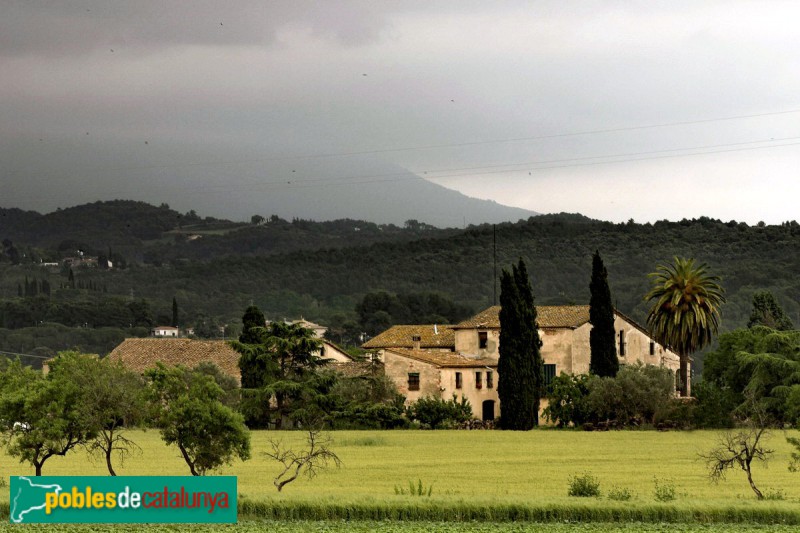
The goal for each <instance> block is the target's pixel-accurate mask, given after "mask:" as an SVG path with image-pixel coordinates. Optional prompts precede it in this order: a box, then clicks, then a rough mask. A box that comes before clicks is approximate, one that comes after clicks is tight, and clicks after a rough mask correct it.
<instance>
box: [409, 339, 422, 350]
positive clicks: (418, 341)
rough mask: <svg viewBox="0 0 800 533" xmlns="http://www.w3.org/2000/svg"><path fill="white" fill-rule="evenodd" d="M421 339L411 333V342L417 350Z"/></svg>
mask: <svg viewBox="0 0 800 533" xmlns="http://www.w3.org/2000/svg"><path fill="white" fill-rule="evenodd" d="M421 341H422V337H420V336H419V335H412V336H411V342H413V343H414V349H415V350H419V349H420V343H421Z"/></svg>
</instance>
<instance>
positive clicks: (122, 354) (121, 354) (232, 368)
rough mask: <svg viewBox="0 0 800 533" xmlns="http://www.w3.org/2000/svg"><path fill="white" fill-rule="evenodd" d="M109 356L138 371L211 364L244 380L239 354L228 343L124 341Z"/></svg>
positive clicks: (167, 340)
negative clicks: (158, 365) (159, 364)
mask: <svg viewBox="0 0 800 533" xmlns="http://www.w3.org/2000/svg"><path fill="white" fill-rule="evenodd" d="M108 357H109V358H110V359H111V360H119V361H122V364H124V365H125V366H126V367H128V368H130V369H131V370H135V371H137V372H144V371H145V370H148V369H150V368H154V367H155V366H156V363H157V362H161V363H164V364H165V365H168V366H172V365H183V366H186V367H189V368H193V367H195V366H197V365H199V364H200V363H205V362H211V363H214V364H215V365H217V366H218V367H219V368H220V370H222V372H224V373H225V374H227V375H229V376H231V377H234V378H236V380H237V381H241V372H240V371H239V352H237V351H236V350H234V349H233V348H231V347H230V345H229V344H228V343H227V342H225V341H199V340H192V339H175V338H167V339H159V338H155V339H154V338H147V339H125V340H124V341H122V343H121V344H120V345H119V346H117V347H116V348H114V350H113V351H112V352H111V353H110V354H109V355H108Z"/></svg>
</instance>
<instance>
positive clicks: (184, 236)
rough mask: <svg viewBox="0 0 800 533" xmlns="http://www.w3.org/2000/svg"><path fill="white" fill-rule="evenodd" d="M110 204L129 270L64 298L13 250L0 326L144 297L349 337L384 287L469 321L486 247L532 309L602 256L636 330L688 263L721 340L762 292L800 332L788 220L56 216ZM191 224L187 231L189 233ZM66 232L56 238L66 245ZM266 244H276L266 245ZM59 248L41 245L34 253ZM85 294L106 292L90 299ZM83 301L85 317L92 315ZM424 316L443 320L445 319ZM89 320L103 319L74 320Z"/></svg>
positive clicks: (486, 281) (94, 278) (200, 317)
mask: <svg viewBox="0 0 800 533" xmlns="http://www.w3.org/2000/svg"><path fill="white" fill-rule="evenodd" d="M131 204H132V205H131ZM117 208H119V209H121V211H120V212H121V213H123V215H126V216H130V217H131V218H128V219H127V222H126V224H129V225H130V226H132V228H131V229H130V230H129V231H130V232H132V233H135V234H136V236H133V237H132V238H133V239H139V241H137V242H140V243H144V245H143V247H140V248H139V249H138V250H139V251H136V252H135V253H133V254H132V255H131V256H128V257H126V258H125V259H126V260H127V268H125V269H117V268H111V269H107V270H104V269H101V268H86V267H81V268H77V269H75V270H74V278H75V286H76V289H72V288H71V285H70V286H69V288H62V287H64V283H65V282H66V281H68V280H67V279H66V275H65V273H64V270H63V269H57V268H56V269H54V270H53V271H52V272H50V271H48V269H46V268H42V267H40V266H36V265H35V264H33V263H30V262H28V263H26V262H25V261H24V260H20V261H17V264H14V263H13V262H12V261H11V258H10V257H8V253H6V254H5V255H3V258H2V259H0V298H2V300H0V302H1V303H0V308H2V309H5V311H3V313H4V315H3V316H4V317H10V318H3V320H4V321H5V322H3V323H5V324H8V325H7V326H6V327H22V326H30V325H33V323H32V322H31V321H36V320H45V321H47V320H51V319H55V320H54V321H58V322H60V321H62V320H63V321H64V323H66V324H69V325H83V324H87V323H88V324H90V325H91V326H92V327H100V326H101V325H111V324H109V322H110V321H115V322H114V325H119V324H124V326H119V327H128V324H134V325H135V324H136V323H144V322H142V321H140V320H139V318H135V317H141V313H140V314H139V315H136V311H135V309H134V310H132V309H131V305H132V304H133V305H134V307H136V304H135V303H134V302H136V301H145V302H146V304H147V305H148V306H149V308H150V309H151V310H152V312H151V314H150V317H151V319H152V320H154V321H158V318H159V316H161V317H168V316H170V309H171V304H172V298H173V297H175V298H176V300H177V302H178V304H179V306H180V310H181V312H180V322H181V325H182V326H185V325H190V326H191V325H195V324H197V323H198V321H203V323H206V324H213V328H211V327H209V329H210V331H212V332H213V331H214V330H215V328H217V327H218V326H223V325H231V324H236V323H237V322H238V320H239V316H240V314H241V309H243V308H246V307H247V306H248V305H250V303H254V304H256V305H258V306H259V307H260V308H261V309H262V310H263V311H264V312H265V314H266V315H267V316H268V317H269V318H272V319H281V318H297V317H300V316H304V317H305V318H307V319H310V320H314V321H317V322H320V323H323V324H331V325H334V323H335V324H336V325H338V326H339V327H340V328H342V327H343V326H344V325H345V323H348V324H349V325H348V328H346V329H348V330H349V331H351V332H352V331H354V329H361V328H363V324H364V320H363V317H360V316H359V314H358V312H357V310H356V306H357V305H359V304H361V303H362V300H363V298H364V297H365V295H367V294H369V293H378V292H380V291H385V292H386V293H387V294H389V295H394V296H395V297H398V298H399V297H400V296H401V295H413V294H436V295H439V296H440V297H441V298H442V300H443V301H447V302H450V303H451V304H452V305H454V306H460V307H461V308H464V309H469V310H475V311H478V310H481V309H482V308H484V307H486V306H489V305H492V303H493V302H494V294H495V287H494V285H495V268H494V264H495V261H494V258H495V253H494V249H495V242H496V262H497V265H498V269H499V268H503V267H507V266H508V265H510V264H511V263H512V262H516V261H517V260H518V259H519V258H522V259H523V260H524V261H525V263H526V264H527V265H528V270H529V272H530V274H531V277H532V283H533V292H534V296H535V298H536V302H537V303H538V304H540V305H547V304H570V303H587V302H588V299H589V278H590V274H591V256H592V253H593V252H594V251H595V250H599V251H600V253H601V255H602V257H603V260H604V262H605V265H606V267H607V269H608V276H609V284H610V287H611V292H612V298H613V299H614V302H615V304H616V306H617V307H618V308H619V309H620V310H622V311H623V312H625V313H626V314H629V315H631V316H632V317H634V318H635V319H637V320H639V321H642V322H643V321H644V318H645V316H646V313H647V303H646V302H644V301H643V296H644V294H645V293H646V292H647V290H648V287H649V280H648V277H647V275H648V274H649V273H650V272H653V271H654V270H655V268H656V266H657V265H658V264H659V263H664V262H668V261H671V260H672V258H673V257H674V256H683V257H694V258H696V259H697V260H698V261H699V262H706V263H708V264H709V265H710V268H711V270H712V271H713V272H714V273H716V274H719V275H720V276H722V285H723V286H724V288H725V290H726V296H727V298H728V303H727V304H726V305H725V306H724V307H723V309H722V315H723V322H722V327H723V329H724V330H732V329H735V328H738V327H743V326H744V325H745V324H746V323H747V320H748V316H749V313H750V307H751V300H752V295H753V293H754V292H756V291H759V290H769V291H771V292H772V293H773V294H774V295H775V297H776V298H777V300H778V302H779V303H780V304H781V305H782V306H783V308H784V309H785V310H786V312H787V313H788V315H789V316H790V317H791V318H792V319H793V320H794V321H795V323H800V278H798V276H797V272H798V271H800V225H798V224H797V222H794V221H792V222H786V223H784V224H780V225H771V226H770V225H764V224H759V225H757V226H749V225H747V224H745V223H739V222H735V221H730V222H723V221H720V220H714V219H710V218H706V217H702V218H699V219H695V220H682V221H680V222H667V221H660V222H656V223H652V224H650V223H648V224H637V223H635V222H633V221H629V222H627V223H621V224H614V223H610V222H600V221H594V220H591V219H588V218H586V217H583V216H581V215H568V214H560V215H544V216H538V217H532V218H530V219H528V220H525V221H519V222H517V223H506V224H500V225H497V227H496V232H495V231H493V227H492V226H491V225H483V226H474V227H470V228H467V229H466V230H437V229H435V228H431V227H429V226H425V225H421V224H419V223H414V221H409V223H408V224H406V227H404V228H398V227H396V226H393V227H390V226H377V225H375V224H370V223H366V222H359V221H336V222H329V223H316V222H307V221H293V222H288V221H284V220H281V219H278V218H277V217H274V218H265V219H263V220H261V219H259V218H255V219H254V220H253V221H251V223H249V224H248V223H239V224H238V226H236V228H238V229H236V228H234V227H233V226H235V225H234V224H233V223H230V222H227V221H218V220H214V219H201V218H200V217H198V216H197V215H195V214H193V213H191V212H190V213H189V214H187V215H185V216H184V215H182V216H181V217H180V225H181V226H180V228H178V226H177V220H178V217H177V214H176V212H174V211H172V210H170V209H169V208H168V207H167V206H161V207H153V206H148V205H147V204H140V203H136V202H121V203H120V204H119V205H117V204H115V203H103V204H91V206H88V207H87V206H83V207H82V208H74V209H75V210H77V211H74V210H63V211H62V212H61V213H64V212H67V211H70V214H71V216H70V217H64V215H59V216H61V217H63V218H62V219H59V220H61V221H62V222H63V224H64V228H69V227H70V226H69V224H70V220H72V219H73V218H75V217H77V218H79V219H80V218H81V217H80V216H79V215H80V213H81V212H83V211H81V209H83V210H85V211H87V212H92V213H94V212H96V211H98V210H99V211H101V212H102V213H103V216H100V217H98V224H97V226H98V227H99V226H101V225H103V224H105V225H106V229H108V228H118V223H119V219H120V218H124V217H123V215H115V213H116V210H117ZM131 210H133V212H142V213H150V214H151V215H152V211H156V212H159V213H161V215H159V216H158V217H156V218H155V222H151V223H149V225H146V226H145V228H144V229H141V230H140V229H134V228H133V226H135V225H136V224H138V222H139V218H136V217H135V216H134V215H133V214H132V211H131ZM5 211H6V212H7V211H8V210H5ZM51 215H54V214H52V213H51V214H50V215H38V216H39V217H42V216H45V217H49V216H51ZM26 216H27V215H26ZM92 216H93V215H92ZM2 220H3V219H2V218H0V224H1V223H2ZM115 224H117V225H116V226H115ZM192 225H194V226H193V227H194V229H196V233H192V232H190V231H187V226H192ZM98 227H94V226H92V225H91V224H90V223H89V222H88V221H84V224H83V225H82V226H81V227H80V228H78V229H75V230H74V235H73V234H70V235H72V236H71V237H69V238H73V239H74V240H73V241H72V242H73V244H74V241H76V240H80V239H81V238H82V237H80V236H81V235H84V236H85V235H88V234H89V233H91V232H95V233H94V234H95V235H102V231H101V230H100V229H98ZM64 228H62V229H60V230H59V232H62V233H60V234H59V236H58V237H57V238H62V237H67V234H66V233H63V232H65V231H67V230H65V229H64ZM201 228H205V229H201ZM226 228H227V229H226ZM190 229H191V228H190ZM114 231H115V232H117V233H119V234H124V232H122V233H120V232H121V230H119V231H118V230H117V229H115V230H114ZM192 231H194V230H192ZM6 233H7V232H6V228H5V227H4V226H2V225H0V236H3V235H5V234H6ZM20 235H22V237H19V236H16V237H14V238H13V246H14V247H15V249H16V250H17V255H18V256H19V257H18V259H20V257H21V256H22V255H26V253H27V252H26V253H20V250H30V249H34V250H36V249H38V248H36V246H40V245H41V244H37V245H36V246H34V245H32V244H30V243H28V242H26V241H25V238H24V237H25V236H26V235H28V236H29V235H30V232H28V233H22V234H20ZM495 236H496V239H495ZM284 237H285V238H284ZM125 238H127V237H125ZM109 239H110V237H109ZM148 239H151V240H148ZM190 239H191V240H190ZM43 242H44V240H41V239H40V240H39V241H37V243H43ZM280 243H283V244H280ZM273 245H274V246H275V248H273V249H270V248H269V247H270V246H273ZM93 246H94V247H95V248H94V249H95V251H101V252H102V251H106V252H107V251H108V249H109V248H112V249H113V250H114V251H115V252H114V253H121V252H120V250H122V249H123V247H122V245H120V244H119V243H118V242H117V241H114V242H112V241H111V240H102V239H99V237H98V240H97V241H94V242H93ZM137 246H138V244H137ZM314 247H317V249H312V248H314ZM187 250H193V251H192V252H191V253H189V252H187ZM280 250H284V252H280ZM285 250H294V251H289V252H285ZM57 252H58V250H57V249H56V250H49V249H43V252H42V253H43V254H47V253H53V254H56V253H57ZM137 254H139V255H137ZM498 272H499V271H498ZM26 276H27V277H28V279H29V283H30V280H32V279H37V280H39V282H40V283H41V281H42V280H47V281H48V283H49V286H50V290H51V295H50V297H49V298H46V297H45V295H42V294H41V292H40V293H39V294H38V295H37V296H36V297H31V296H29V297H27V298H25V297H24V294H23V296H22V297H20V296H19V287H20V286H23V285H24V283H25V277H26ZM80 287H84V289H80ZM92 287H95V288H99V287H103V288H106V289H107V291H108V292H107V293H104V292H102V291H97V290H95V291H92V290H91V288H92ZM23 292H24V291H23ZM89 294H91V295H92V296H91V298H88V296H87V297H86V298H88V299H84V300H81V298H84V296H80V297H79V296H78V295H89ZM42 298H45V299H46V301H47V304H45V303H42ZM120 299H121V300H120ZM75 300H77V303H76V302H75ZM89 301H91V302H92V304H91V306H93V307H94V309H93V310H91V309H89V308H88V307H89V306H88V304H87V303H86V302H89ZM106 301H108V303H104V302H106ZM104 305H108V306H110V309H106V308H104V307H103V306H104ZM448 305H449V304H448ZM50 307H54V308H53V309H50ZM101 309H105V310H103V311H101ZM26 313H28V314H27V315H26ZM42 313H44V314H42ZM432 313H433V314H437V315H440V316H443V317H446V316H447V314H449V313H442V312H439V311H433V312H432ZM461 314H462V313H455V314H454V316H455V315H459V316H460V315H461ZM100 315H105V317H100ZM86 316H98V318H97V319H94V318H93V319H91V320H87V319H86V318H81V317H86ZM384 318H385V317H384ZM125 320H127V321H128V322H127V323H125ZM104 321H105V322H104ZM392 321H393V322H394V319H393V320H392ZM0 325H2V323H0ZM354 325H355V326H354ZM362 331H363V329H362Z"/></svg>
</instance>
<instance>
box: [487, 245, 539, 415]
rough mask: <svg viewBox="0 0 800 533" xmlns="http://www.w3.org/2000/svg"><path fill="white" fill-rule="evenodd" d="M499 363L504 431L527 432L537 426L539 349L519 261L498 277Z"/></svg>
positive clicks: (524, 272) (527, 285) (533, 312)
mask: <svg viewBox="0 0 800 533" xmlns="http://www.w3.org/2000/svg"><path fill="white" fill-rule="evenodd" d="M500 306H501V308H500V348H499V349H500V359H499V361H498V365H497V374H498V383H497V395H498V397H499V398H500V405H501V408H502V416H501V419H500V420H501V425H502V428H503V429H512V430H529V429H531V428H533V427H534V426H536V425H538V423H539V400H540V398H541V397H542V393H543V391H544V387H543V382H544V366H543V364H542V357H541V354H540V352H539V349H540V348H541V346H542V343H541V340H540V339H539V330H538V327H537V325H536V307H535V306H534V300H533V292H532V290H531V284H530V280H529V278H528V271H527V269H526V268H525V263H524V262H523V261H522V259H520V261H519V264H518V265H512V272H511V273H509V272H508V271H507V270H505V269H504V270H503V273H502V275H501V277H500Z"/></svg>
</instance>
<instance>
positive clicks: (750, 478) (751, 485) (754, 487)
mask: <svg viewBox="0 0 800 533" xmlns="http://www.w3.org/2000/svg"><path fill="white" fill-rule="evenodd" d="M747 481H748V482H749V483H750V488H751V489H753V492H755V493H756V498H758V499H759V500H763V499H764V495H763V494H761V491H760V490H758V487H756V484H755V483H754V482H753V476H752V475H751V474H750V465H748V466H747Z"/></svg>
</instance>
